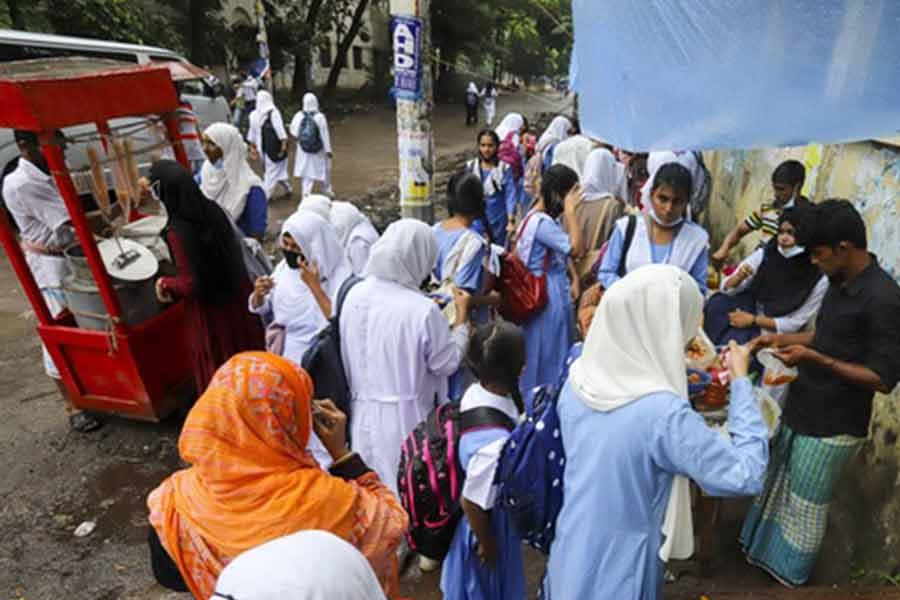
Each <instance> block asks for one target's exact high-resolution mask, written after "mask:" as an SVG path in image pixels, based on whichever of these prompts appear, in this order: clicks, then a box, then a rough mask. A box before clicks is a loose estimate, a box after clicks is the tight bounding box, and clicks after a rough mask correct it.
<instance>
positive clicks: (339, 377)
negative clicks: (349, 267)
mask: <svg viewBox="0 0 900 600" xmlns="http://www.w3.org/2000/svg"><path fill="white" fill-rule="evenodd" d="M360 281H362V279H361V278H359V277H357V276H356V275H351V276H350V277H348V278H347V280H346V281H344V283H342V284H341V288H340V289H339V290H338V296H337V308H336V309H335V311H334V316H333V317H331V319H329V321H328V325H326V326H325V328H324V329H322V331H320V332H319V333H318V334H316V337H315V339H314V340H313V343H312V345H311V346H310V347H309V349H308V350H307V351H306V352H305V353H304V354H303V360H302V361H301V362H300V365H301V366H302V367H303V369H304V370H305V371H306V372H307V373H309V376H310V377H311V378H312V380H313V389H314V392H313V397H314V398H317V399H322V398H329V399H331V401H332V402H334V403H335V405H336V406H337V407H338V408H339V409H341V411H342V412H343V413H344V414H345V415H347V422H348V423H349V422H350V387H349V386H348V385H347V375H346V373H345V372H344V362H343V359H342V358H341V326H340V321H341V309H342V308H343V307H344V300H345V299H346V298H347V293H348V292H349V291H350V289H351V288H352V287H353V286H354V285H356V284H357V283H359V282H360Z"/></svg>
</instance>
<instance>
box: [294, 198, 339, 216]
mask: <svg viewBox="0 0 900 600" xmlns="http://www.w3.org/2000/svg"><path fill="white" fill-rule="evenodd" d="M297 210H299V211H308V212H312V213H315V214H317V215H319V216H320V217H322V218H323V219H325V220H326V221H331V198H329V197H328V196H325V195H323V194H310V195H308V196H306V197H305V198H303V199H302V200H301V201H300V204H299V205H298V206H297Z"/></svg>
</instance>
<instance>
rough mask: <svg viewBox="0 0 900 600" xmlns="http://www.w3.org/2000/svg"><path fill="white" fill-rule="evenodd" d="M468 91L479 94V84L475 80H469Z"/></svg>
mask: <svg viewBox="0 0 900 600" xmlns="http://www.w3.org/2000/svg"><path fill="white" fill-rule="evenodd" d="M466 93H468V94H477V93H478V86H477V85H475V82H474V81H470V82H469V87H468V89H467V90H466Z"/></svg>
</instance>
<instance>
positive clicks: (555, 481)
mask: <svg viewBox="0 0 900 600" xmlns="http://www.w3.org/2000/svg"><path fill="white" fill-rule="evenodd" d="M558 399H559V392H558V391H556V389H555V388H554V387H553V386H550V385H546V386H542V387H540V388H538V389H537V390H536V391H535V393H534V398H533V400H532V401H531V403H530V404H529V406H528V407H527V408H526V419H525V421H523V422H522V423H521V424H519V425H518V426H517V427H516V428H515V429H514V430H513V432H512V433H511V434H510V436H509V439H507V441H506V444H504V446H503V451H502V452H501V454H500V462H499V464H498V466H497V475H496V480H495V481H496V483H497V485H498V490H499V493H498V505H499V506H500V507H502V508H503V509H504V510H506V512H507V513H509V515H510V517H512V521H513V524H514V525H515V528H516V531H517V532H518V534H519V537H521V538H522V540H523V541H524V542H526V543H527V544H529V545H530V546H532V547H533V548H535V549H537V550H540V551H541V552H543V553H544V554H549V553H550V545H551V543H552V542H553V536H554V535H555V533H556V517H557V515H559V511H560V509H562V505H563V472H564V470H565V464H566V456H565V450H564V449H563V443H562V434H561V432H560V427H559V415H558V414H557V412H556V403H557V401H558Z"/></svg>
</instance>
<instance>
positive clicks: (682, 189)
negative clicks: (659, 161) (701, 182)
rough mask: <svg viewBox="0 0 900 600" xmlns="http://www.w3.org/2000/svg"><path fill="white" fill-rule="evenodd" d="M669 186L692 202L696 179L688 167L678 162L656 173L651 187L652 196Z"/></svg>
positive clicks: (671, 163)
mask: <svg viewBox="0 0 900 600" xmlns="http://www.w3.org/2000/svg"><path fill="white" fill-rule="evenodd" d="M663 185H668V186H669V187H671V188H672V189H673V190H675V193H676V194H678V195H679V196H681V197H682V198H684V199H685V200H686V201H687V200H690V198H691V192H692V190H693V188H694V179H693V177H691V172H690V171H688V170H687V167H685V166H684V165H682V164H680V163H677V162H670V163H666V164H664V165H663V166H661V167H660V168H659V170H657V171H656V176H654V177H653V185H652V186H651V187H650V194H651V195H652V194H653V192H655V191H656V190H657V189H658V188H659V187H660V186H663Z"/></svg>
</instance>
